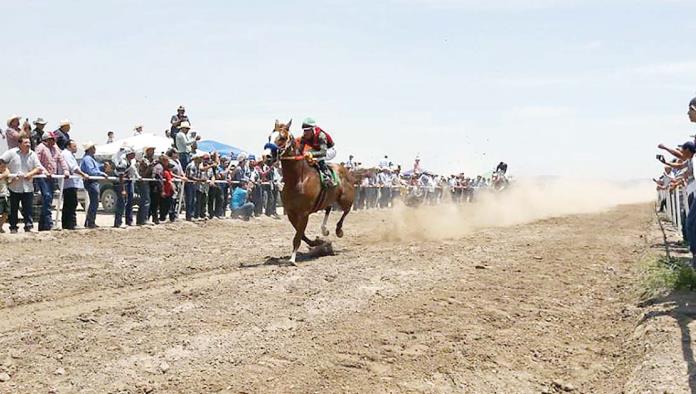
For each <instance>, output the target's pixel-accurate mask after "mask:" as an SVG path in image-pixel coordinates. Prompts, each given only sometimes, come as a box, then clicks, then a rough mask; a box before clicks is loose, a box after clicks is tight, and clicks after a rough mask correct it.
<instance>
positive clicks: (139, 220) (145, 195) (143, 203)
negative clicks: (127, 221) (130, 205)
mask: <svg viewBox="0 0 696 394" xmlns="http://www.w3.org/2000/svg"><path fill="white" fill-rule="evenodd" d="M137 184H138V194H140V205H138V216H137V217H136V219H135V223H136V224H145V222H147V218H148V216H150V182H145V181H138V183H137Z"/></svg>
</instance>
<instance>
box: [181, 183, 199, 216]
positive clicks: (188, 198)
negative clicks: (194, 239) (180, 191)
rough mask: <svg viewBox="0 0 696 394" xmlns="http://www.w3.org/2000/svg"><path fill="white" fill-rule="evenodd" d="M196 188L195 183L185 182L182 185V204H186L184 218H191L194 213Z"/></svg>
mask: <svg viewBox="0 0 696 394" xmlns="http://www.w3.org/2000/svg"><path fill="white" fill-rule="evenodd" d="M196 189H197V186H196V184H195V183H191V182H186V184H185V185H184V204H185V205H186V220H191V219H192V218H193V217H194V216H195V213H196Z"/></svg>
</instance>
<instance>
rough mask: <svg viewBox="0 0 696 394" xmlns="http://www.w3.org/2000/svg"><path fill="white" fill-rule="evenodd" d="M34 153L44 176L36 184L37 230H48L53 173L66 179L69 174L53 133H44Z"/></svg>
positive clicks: (53, 187) (53, 189) (51, 224)
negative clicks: (37, 194) (39, 194)
mask: <svg viewBox="0 0 696 394" xmlns="http://www.w3.org/2000/svg"><path fill="white" fill-rule="evenodd" d="M36 155H37V157H38V158H39V162H40V163H41V166H42V167H43V168H44V173H45V174H46V177H45V178H37V179H36V185H37V186H38V187H39V190H40V191H41V215H40V216H39V231H49V230H50V229H51V228H53V218H52V217H51V216H52V215H51V205H52V204H53V193H54V191H55V189H56V183H55V180H54V179H53V178H52V177H53V176H54V175H63V176H64V177H65V178H66V179H67V178H68V177H69V176H70V172H69V171H68V165H67V163H66V162H65V160H64V159H63V155H61V152H60V149H58V147H57V146H56V137H55V135H54V134H53V133H51V132H48V133H44V135H43V138H42V141H41V144H39V145H38V146H37V147H36Z"/></svg>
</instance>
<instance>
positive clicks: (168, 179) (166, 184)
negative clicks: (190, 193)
mask: <svg viewBox="0 0 696 394" xmlns="http://www.w3.org/2000/svg"><path fill="white" fill-rule="evenodd" d="M159 167H161V168H162V195H161V199H160V207H159V220H160V221H165V220H167V215H168V214H169V210H170V209H171V207H172V201H173V196H174V181H173V179H174V176H173V174H172V170H171V166H170V165H169V156H166V155H162V156H160V158H159ZM171 221H174V219H173V218H172V219H171Z"/></svg>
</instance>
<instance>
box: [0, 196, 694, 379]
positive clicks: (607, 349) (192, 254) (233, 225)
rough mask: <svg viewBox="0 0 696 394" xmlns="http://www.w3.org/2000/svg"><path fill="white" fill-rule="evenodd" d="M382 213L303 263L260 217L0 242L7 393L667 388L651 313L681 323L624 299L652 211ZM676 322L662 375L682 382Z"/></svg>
mask: <svg viewBox="0 0 696 394" xmlns="http://www.w3.org/2000/svg"><path fill="white" fill-rule="evenodd" d="M390 215H393V213H392V212H389V211H375V212H369V213H364V212H358V213H353V214H351V215H350V216H349V217H348V219H347V221H346V227H345V230H346V237H344V238H343V239H340V240H335V241H334V248H335V250H336V255H334V256H325V257H321V258H316V259H308V260H304V261H302V262H300V263H299V266H298V267H287V266H283V265H277V264H267V263H269V262H270V263H273V261H274V260H273V259H268V257H269V256H270V257H279V256H282V255H287V254H288V252H289V250H288V249H289V242H290V241H289V240H290V237H291V227H290V225H289V223H288V222H286V221H285V220H282V221H275V220H272V219H266V218H264V219H260V220H257V221H255V222H252V223H242V222H239V221H210V222H207V223H204V224H191V223H178V224H173V225H167V226H161V227H157V228H153V227H147V228H139V229H127V230H113V229H103V230H97V231H91V232H90V231H79V232H72V233H66V232H53V233H51V234H40V235H39V234H32V235H23V234H19V235H15V236H10V235H6V236H3V237H1V238H0V245H1V247H2V250H3V253H2V255H1V257H0V297H1V298H0V308H1V309H0V333H1V334H0V363H2V364H1V365H0V372H1V374H0V378H2V379H0V380H4V381H3V382H0V392H17V393H33V392H39V393H47V392H57V393H72V392H85V393H105V392H123V393H139V392H145V393H147V392H155V393H161V392H185V393H194V392H225V393H227V392H229V393H236V392H322V393H323V392H357V393H365V392H456V393H460V392H471V393H481V392H500V393H511V392H532V393H534V392H536V393H539V392H547V393H552V392H561V391H575V392H588V393H590V392H591V393H595V392H603V393H616V392H621V391H622V390H627V391H639V392H651V391H652V390H653V389H655V390H657V387H658V386H659V385H660V384H662V382H661V378H660V376H661V375H660V374H658V373H657V371H659V368H658V369H657V370H656V369H655V368H652V369H651V368H650V366H651V365H654V364H657V365H658V366H660V365H662V364H661V363H662V362H663V361H661V360H657V361H653V359H652V358H651V357H653V356H654V354H655V353H654V351H652V350H651V349H649V348H648V347H646V346H645V344H644V342H643V339H644V338H645V335H647V334H645V333H644V332H643V331H645V330H646V327H647V326H646V323H644V321H646V320H647V321H650V322H652V323H649V324H657V323H656V322H657V321H658V320H657V319H659V318H661V317H664V318H665V319H667V320H666V323H664V324H672V323H674V319H672V318H671V317H670V316H669V315H664V316H658V314H657V313H656V314H655V316H654V317H653V316H652V315H650V316H648V315H647V314H646V313H644V311H646V310H647V309H646V308H656V306H655V305H652V306H646V307H639V306H637V302H638V300H637V298H636V295H635V294H636V291H635V284H636V281H637V276H638V274H639V264H638V261H639V260H641V259H642V258H644V256H645V255H646V253H648V254H649V253H655V252H654V251H653V249H654V248H651V242H652V240H654V239H658V238H657V236H656V231H658V230H657V226H656V224H655V223H656V222H655V215H654V212H653V210H652V206H650V205H647V204H643V205H628V206H621V207H619V208H616V209H613V210H610V211H608V212H604V213H598V214H585V215H576V216H566V217H560V218H553V219H546V220H541V221H537V222H534V223H529V224H522V225H517V226H512V227H501V228H486V229H480V230H477V231H473V232H471V233H470V234H468V235H463V236H462V235H460V236H458V237H457V238H455V239H440V240H418V239H400V238H399V237H393V236H385V234H386V233H388V231H389V222H390V220H391V216H390ZM335 219H336V218H335V217H334V220H335ZM318 224H319V218H318V217H315V218H313V219H312V223H311V224H310V228H311V229H312V230H314V232H318ZM333 238H334V239H335V237H333ZM656 305H657V304H656ZM659 305H664V304H659ZM641 308H642V309H641ZM646 316H647V319H646ZM641 319H642V320H641ZM659 327H665V326H664V325H662V326H659ZM675 327H677V326H675ZM663 329H664V328H663ZM667 331H668V330H666V329H665V332H663V334H664V335H665V337H664V338H669V336H668V335H669V332H667ZM636 332H638V333H639V334H636ZM653 332H654V330H653ZM675 335H677V337H676V342H675V344H676V348H674V349H671V348H669V347H667V348H665V349H666V350H665V351H669V352H673V353H674V354H673V355H672V356H673V359H672V361H671V362H673V363H674V364H672V365H671V367H670V368H669V369H671V370H674V371H672V372H670V373H671V374H672V376H673V377H674V382H673V383H674V384H673V385H672V386H669V387H671V388H670V390H673V391H677V392H679V391H685V392H688V390H689V386H688V380H687V374H688V373H690V372H692V371H691V370H692V368H691V367H692V366H691V365H688V366H687V363H686V362H685V361H684V359H682V350H683V348H684V346H683V344H682V339H683V338H682V337H680V336H679V335H680V334H679V331H678V327H677V331H675ZM665 341H667V339H665ZM690 345H691V343H690V342H689V343H688V344H687V347H689V348H690ZM687 361H688V360H687ZM649 371H653V375H654V376H653V375H650V372H649ZM675 371H676V372H675ZM663 372H664V371H663ZM663 372H661V373H663ZM646 376H647V378H645V377H646ZM646 379H647V380H646ZM650 379H653V380H650ZM659 387H661V386H659ZM665 387H667V386H665ZM660 392H662V391H660Z"/></svg>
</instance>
